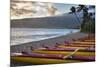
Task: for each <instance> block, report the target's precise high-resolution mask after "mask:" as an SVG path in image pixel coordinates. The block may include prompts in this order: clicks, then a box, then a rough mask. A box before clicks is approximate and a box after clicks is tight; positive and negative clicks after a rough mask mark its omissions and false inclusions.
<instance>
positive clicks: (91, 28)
mask: <svg viewBox="0 0 100 67" xmlns="http://www.w3.org/2000/svg"><path fill="white" fill-rule="evenodd" d="M81 32H86V33H95V22H92V21H90V22H87V23H86V24H85V25H84V26H82V24H81Z"/></svg>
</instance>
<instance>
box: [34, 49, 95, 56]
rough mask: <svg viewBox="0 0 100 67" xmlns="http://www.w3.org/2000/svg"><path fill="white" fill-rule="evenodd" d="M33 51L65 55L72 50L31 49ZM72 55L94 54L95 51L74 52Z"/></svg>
mask: <svg viewBox="0 0 100 67" xmlns="http://www.w3.org/2000/svg"><path fill="white" fill-rule="evenodd" d="M32 52H34V53H40V54H63V55H67V54H70V53H72V52H73V51H47V50H33V51H32ZM74 55H82V56H95V52H76V53H75V54H74Z"/></svg>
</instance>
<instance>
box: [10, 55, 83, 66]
mask: <svg viewBox="0 0 100 67" xmlns="http://www.w3.org/2000/svg"><path fill="white" fill-rule="evenodd" d="M11 60H12V61H16V62H24V63H30V64H39V65H40V64H60V63H75V62H83V61H81V60H63V59H48V58H33V57H17V56H12V57H11Z"/></svg>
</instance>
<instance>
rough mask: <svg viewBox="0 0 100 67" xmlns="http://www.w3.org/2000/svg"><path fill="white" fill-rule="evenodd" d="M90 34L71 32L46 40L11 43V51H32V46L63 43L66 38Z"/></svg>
mask: <svg viewBox="0 0 100 67" xmlns="http://www.w3.org/2000/svg"><path fill="white" fill-rule="evenodd" d="M85 36H88V34H87V33H81V32H77V33H71V34H66V35H63V36H59V37H55V38H50V39H45V40H40V41H35V42H28V43H24V44H20V45H11V46H10V52H11V53H12V52H21V51H23V50H25V51H30V47H33V48H35V49H36V48H39V47H42V45H48V46H55V45H56V43H59V44H63V43H64V41H65V40H67V41H71V39H77V38H81V37H85Z"/></svg>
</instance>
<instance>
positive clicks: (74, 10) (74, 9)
mask: <svg viewBox="0 0 100 67" xmlns="http://www.w3.org/2000/svg"><path fill="white" fill-rule="evenodd" d="M70 10H71V13H74V15H75V16H76V18H77V20H78V22H79V23H81V22H80V20H79V18H78V16H77V14H76V8H75V7H74V6H72V7H71V9H70Z"/></svg>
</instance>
